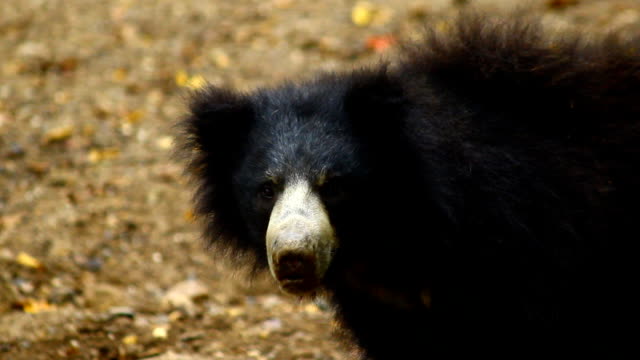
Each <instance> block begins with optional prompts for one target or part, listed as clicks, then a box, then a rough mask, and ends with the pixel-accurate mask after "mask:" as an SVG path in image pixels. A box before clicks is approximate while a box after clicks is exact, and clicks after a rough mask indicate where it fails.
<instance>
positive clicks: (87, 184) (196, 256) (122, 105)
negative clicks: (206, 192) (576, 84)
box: [0, 0, 640, 360]
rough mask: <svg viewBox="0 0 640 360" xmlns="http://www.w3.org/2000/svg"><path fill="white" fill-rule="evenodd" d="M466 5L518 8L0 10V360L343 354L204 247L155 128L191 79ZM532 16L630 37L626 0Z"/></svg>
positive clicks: (349, 40) (328, 48)
mask: <svg viewBox="0 0 640 360" xmlns="http://www.w3.org/2000/svg"><path fill="white" fill-rule="evenodd" d="M469 3H474V4H477V6H478V7H479V8H481V9H487V10H488V11H492V12H496V11H502V10H504V9H505V8H507V7H509V6H512V5H514V4H516V3H517V4H521V3H522V2H521V1H515V0H514V1H506V0H503V1H500V0H476V1H473V0H468V1H460V0H457V1H455V0H431V1H429V0H422V1H415V0H398V1H393V2H391V1H387V2H385V1H370V2H369V3H368V4H362V3H360V2H356V1H346V0H323V1H302V0H299V1H295V0H235V1H224V0H209V1H207V0H197V1H196V0H181V1H175V0H155V1H153V0H138V1H134V0H103V1H91V0H21V1H1V2H0V54H2V55H1V56H0V359H11V360H37V359H62V358H70V359H141V358H153V359H162V360H169V359H173V360H178V359H179V360H199V359H230V360H235V359H283V360H288V359H318V360H320V359H323V360H329V359H333V360H341V359H353V358H354V357H355V354H356V351H355V350H354V349H351V348H349V347H348V346H347V345H345V344H342V343H341V342H340V337H341V336H340V334H339V332H338V331H337V330H336V328H335V325H334V324H333V323H332V321H331V312H330V310H328V309H326V308H325V307H324V306H322V305H320V306H318V305H316V304H312V303H306V302H300V301H298V300H297V299H294V298H290V297H286V296H283V295H282V294H280V293H279V292H278V291H277V289H276V288H275V286H274V284H273V283H272V282H271V281H270V280H269V279H268V278H266V277H265V278H258V279H255V280H254V281H253V282H252V283H251V284H248V283H246V282H245V281H243V280H242V276H234V274H233V272H232V271H230V270H228V268H227V267H226V266H225V265H224V264H223V263H221V259H216V258H214V257H213V256H211V254H209V253H208V252H207V251H206V250H205V249H203V246H202V244H201V243H200V241H199V239H198V231H197V226H196V224H194V222H193V219H192V215H191V211H190V207H189V193H190V192H189V187H188V186H187V184H186V183H185V180H184V178H183V176H182V174H181V168H180V165H179V164H176V163H175V162H174V161H172V160H171V157H170V156H169V154H170V153H171V148H172V140H173V138H172V130H171V125H172V124H173V123H174V122H175V120H176V119H178V118H179V117H180V116H181V114H183V112H184V105H183V98H184V95H185V93H186V92H187V91H188V89H189V88H190V87H197V86H199V85H200V84H201V83H202V82H203V79H207V80H208V81H210V82H211V83H214V84H219V85H226V86H233V87H236V88H239V89H251V88H254V87H256V86H260V85H264V84H272V83H275V82H277V81H279V80H282V79H284V78H293V79H295V78H301V77H305V76H308V74H309V73H313V72H315V71H321V70H333V69H349V68H353V67H357V66H362V65H364V64H368V63H373V62H376V61H378V60H377V59H379V58H380V57H382V58H388V59H389V58H391V59H392V58H393V47H394V43H395V41H396V40H397V39H410V38H413V37H415V36H416V35H417V34H419V29H420V26H421V25H422V24H424V23H435V24H442V22H443V21H446V19H447V18H450V17H451V16H452V15H453V14H454V13H455V11H457V10H458V9H460V8H463V7H465V6H467V5H465V4H469ZM530 6H531V7H530V9H531V12H532V13H538V14H540V16H543V17H544V19H545V21H546V22H548V23H549V26H550V27H554V28H556V29H558V31H564V30H566V29H570V28H574V27H575V28H581V29H585V31H589V32H593V33H600V32H606V31H611V30H613V31H622V32H629V33H638V31H640V1H637V0H611V1H606V0H538V1H531V5H530ZM354 9H355V11H354ZM240 275H241V274H240ZM371 321H372V322H375V314H372V318H371Z"/></svg>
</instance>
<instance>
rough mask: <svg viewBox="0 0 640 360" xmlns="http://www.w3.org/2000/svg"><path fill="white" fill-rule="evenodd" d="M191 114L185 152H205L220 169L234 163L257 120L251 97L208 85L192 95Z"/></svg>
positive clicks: (184, 126)
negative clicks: (254, 119)
mask: <svg viewBox="0 0 640 360" xmlns="http://www.w3.org/2000/svg"><path fill="white" fill-rule="evenodd" d="M189 112H190V114H189V116H188V117H187V118H186V119H184V120H183V122H182V124H181V125H182V133H183V134H182V135H183V140H184V141H183V147H184V149H183V150H185V151H187V152H201V153H202V154H201V156H203V155H204V156H206V157H207V160H208V161H212V162H215V165H214V166H216V167H218V168H224V167H225V166H224V165H225V164H230V163H231V162H232V161H234V160H235V159H236V158H237V156H238V155H239V153H240V152H241V148H242V144H243V143H244V141H245V139H246V136H247V133H248V131H249V127H250V125H251V122H252V120H253V118H254V114H253V107H252V104H251V101H250V99H249V97H248V96H246V95H242V94H239V93H236V92H233V91H230V90H227V89H222V88H218V87H214V86H207V87H205V88H202V89H200V90H197V91H195V92H194V93H193V94H192V95H191V99H190V102H189ZM209 165H213V164H209Z"/></svg>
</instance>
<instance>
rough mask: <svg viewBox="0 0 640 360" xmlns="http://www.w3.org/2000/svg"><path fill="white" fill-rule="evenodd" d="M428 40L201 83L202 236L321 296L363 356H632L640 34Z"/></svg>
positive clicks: (192, 159)
mask: <svg viewBox="0 0 640 360" xmlns="http://www.w3.org/2000/svg"><path fill="white" fill-rule="evenodd" d="M427 33H428V34H427V35H426V39H425V40H424V41H422V42H421V43H420V44H417V45H416V44H414V45H410V46H406V48H405V49H404V50H403V51H404V55H403V57H402V59H401V60H400V61H399V62H398V63H397V64H395V65H393V66H387V65H384V64H382V65H378V66H372V67H370V68H364V69H359V70H354V71H351V72H345V73H328V74H322V75H319V76H317V77H315V78H313V79H310V80H307V81H301V82H289V83H285V84H282V85H279V86H275V87H270V88H263V89H258V90H255V91H253V92H250V93H242V92H238V91H234V90H228V89H224V88H219V87H215V86H207V87H205V88H203V89H201V90H199V91H196V92H195V93H194V94H193V96H192V97H191V101H190V112H189V115H188V116H187V117H186V118H185V119H183V120H181V122H180V125H181V134H182V135H181V136H182V143H183V149H184V150H185V152H184V154H185V156H186V162H187V167H188V170H189V171H190V172H191V173H192V174H193V178H194V179H195V181H196V183H197V184H196V185H197V190H196V194H195V203H196V205H195V206H196V212H197V214H198V215H200V217H201V218H202V219H203V223H204V228H205V230H204V236H205V238H206V240H208V241H209V242H210V243H211V244H213V245H217V246H218V247H219V248H221V249H223V250H226V251H225V252H224V254H226V256H229V257H231V258H232V259H233V260H234V261H235V262H236V263H241V264H244V265H249V266H250V268H252V269H254V270H260V269H265V270H266V269H268V270H269V271H270V272H271V274H272V275H273V277H274V278H275V279H276V281H277V283H278V284H279V286H280V288H281V289H282V290H284V291H285V292H287V293H290V294H294V295H299V296H303V297H312V296H316V295H319V294H321V295H322V296H325V297H326V298H327V299H328V300H329V301H330V302H331V303H332V304H333V305H334V307H335V313H336V317H337V319H338V321H339V323H340V324H341V325H342V327H343V328H344V329H346V330H347V332H346V333H348V334H350V336H351V337H352V338H353V341H355V343H356V344H357V345H359V348H360V349H362V356H363V358H366V359H409V358H411V359H423V358H427V357H428V356H430V355H433V354H449V355H451V354H456V353H465V352H473V353H475V354H495V353H499V352H502V353H511V354H529V353H532V352H541V353H544V352H549V351H557V350H558V349H560V350H567V351H574V350H577V349H581V350H586V349H589V350H595V349H609V348H610V349H613V348H614V347H615V348H620V347H628V346H631V345H632V343H634V341H633V340H632V339H633V338H634V337H633V336H629V334H630V333H631V331H630V330H628V329H629V328H630V327H632V328H635V327H637V323H636V322H635V321H636V318H637V317H636V316H635V313H636V310H635V309H636V308H637V306H638V304H637V300H638V298H637V296H636V295H635V292H636V291H635V290H634V289H633V287H635V286H634V285H632V284H634V283H636V284H637V275H638V272H637V267H636V266H635V264H636V263H637V259H636V258H635V253H634V249H635V246H634V243H635V242H637V241H640V238H639V236H640V231H639V230H638V229H639V227H638V224H637V223H638V222H639V221H640V217H639V215H640V212H639V211H638V204H640V50H639V49H640V41H637V40H629V39H627V40H621V39H620V37H615V36H608V37H603V38H601V39H599V40H593V39H592V40H589V41H587V40H585V39H584V37H580V36H569V35H564V36H558V35H555V36H552V35H549V34H545V33H544V32H543V31H542V30H541V29H540V26H539V25H536V24H535V22H532V21H527V20H523V19H522V18H515V19H511V20H499V19H498V20H496V19H490V18H487V17H481V16H475V17H474V16H466V17H462V18H461V19H460V20H458V21H456V22H455V23H454V24H453V25H451V26H449V27H447V28H446V29H444V30H443V31H439V32H438V31H430V32H427ZM634 274H635V275H634ZM511 351H513V352H511Z"/></svg>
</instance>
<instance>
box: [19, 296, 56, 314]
mask: <svg viewBox="0 0 640 360" xmlns="http://www.w3.org/2000/svg"><path fill="white" fill-rule="evenodd" d="M21 305H22V310H23V311H24V312H26V313H29V314H37V313H41V312H45V311H54V310H56V306H55V305H51V304H49V303H48V302H46V301H44V300H35V299H26V300H24V301H23V302H22V303H21Z"/></svg>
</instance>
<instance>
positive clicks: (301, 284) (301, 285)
mask: <svg viewBox="0 0 640 360" xmlns="http://www.w3.org/2000/svg"><path fill="white" fill-rule="evenodd" d="M278 284H279V285H280V288H281V289H282V290H283V291H284V292H286V293H288V294H291V295H298V296H304V295H308V294H312V293H314V292H316V290H317V289H318V286H319V285H320V282H319V281H317V280H311V279H282V280H279V281H278Z"/></svg>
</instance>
